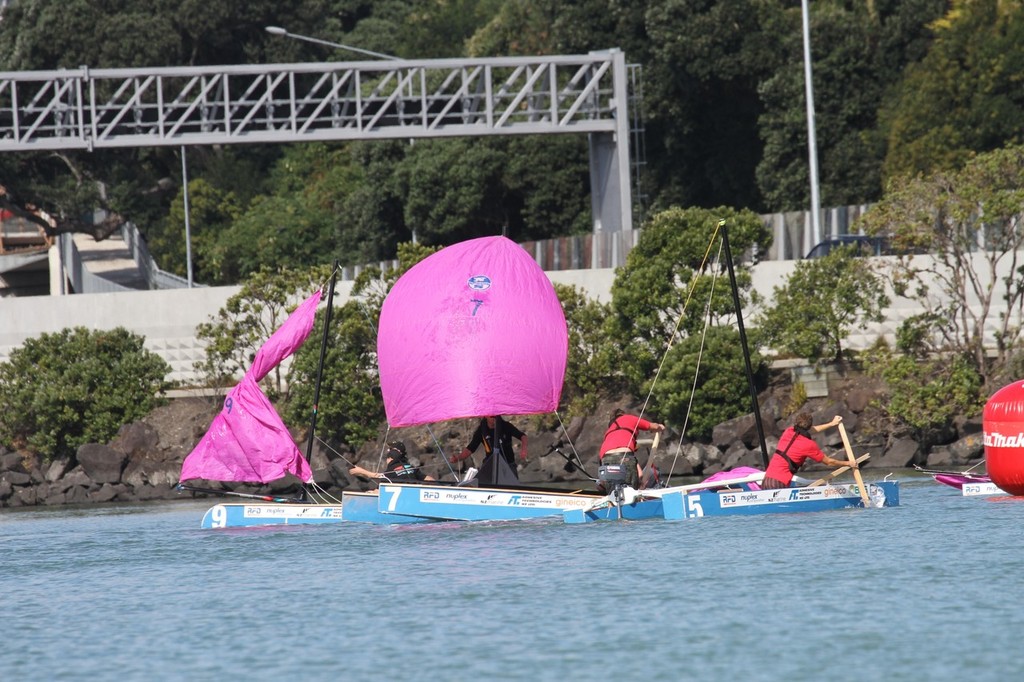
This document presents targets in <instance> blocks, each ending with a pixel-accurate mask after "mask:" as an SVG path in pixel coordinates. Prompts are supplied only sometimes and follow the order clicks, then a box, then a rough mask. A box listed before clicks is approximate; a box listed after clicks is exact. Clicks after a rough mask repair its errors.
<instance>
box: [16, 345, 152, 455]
mask: <svg viewBox="0 0 1024 682" xmlns="http://www.w3.org/2000/svg"><path fill="white" fill-rule="evenodd" d="M170 370H171V368H170V367H169V366H168V365H167V363H166V362H164V361H163V360H162V359H161V358H160V357H159V356H158V355H156V354H154V353H152V352H150V351H147V350H146V349H145V348H144V347H143V338H142V337H140V336H138V335H137V334H133V333H131V332H129V331H127V330H125V329H123V328H120V327H119V328H117V329H113V330H110V331H90V330H88V329H86V328H84V327H76V328H74V329H64V330H62V331H60V332H57V333H53V334H42V335H41V336H39V337H38V338H34V339H29V340H28V341H26V342H25V343H24V344H23V345H22V346H21V347H19V348H15V349H14V350H13V351H11V355H10V359H9V360H8V362H5V363H2V364H0V405H3V406H4V409H3V410H2V411H0V442H3V443H7V444H10V445H13V446H14V447H27V448H29V449H30V450H32V451H34V452H36V453H38V454H40V455H42V456H43V458H44V460H50V459H52V458H55V457H73V456H74V454H75V451H76V450H77V449H78V446H80V445H83V444H85V443H106V442H108V441H110V440H111V439H112V438H113V437H114V436H115V435H116V434H117V431H118V429H120V428H121V427H122V426H124V425H125V424H128V423H131V422H133V421H135V420H137V419H140V418H141V417H143V416H145V415H146V414H148V413H149V412H150V410H152V409H153V408H154V407H155V406H156V405H158V404H159V402H160V398H159V394H160V393H161V392H162V391H164V390H166V389H168V388H170V383H169V382H168V381H167V380H166V377H167V374H168V372H170Z"/></svg>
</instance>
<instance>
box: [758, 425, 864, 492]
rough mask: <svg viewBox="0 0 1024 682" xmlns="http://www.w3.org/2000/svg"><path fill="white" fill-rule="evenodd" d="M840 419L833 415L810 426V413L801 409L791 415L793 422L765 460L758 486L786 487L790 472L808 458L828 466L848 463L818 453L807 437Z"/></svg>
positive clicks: (790, 481)
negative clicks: (773, 452)
mask: <svg viewBox="0 0 1024 682" xmlns="http://www.w3.org/2000/svg"><path fill="white" fill-rule="evenodd" d="M841 421H843V418H842V417H840V416H839V415H836V416H835V417H834V418H833V419H832V421H830V422H829V423H827V424H819V425H817V426H814V425H813V423H812V422H811V414H810V412H801V413H799V414H798V415H797V416H796V417H794V418H793V425H792V426H790V427H789V428H788V429H786V430H785V431H783V432H782V437H781V438H779V446H778V448H776V450H775V454H773V455H772V458H771V459H770V460H768V468H767V469H766V470H765V472H764V480H763V481H762V482H761V488H762V489H766V490H767V489H772V488H788V487H790V485H791V484H792V482H793V475H794V474H796V472H797V471H798V470H799V469H800V467H801V466H802V465H803V463H804V462H806V461H807V460H808V459H813V460H814V461H815V462H824V463H825V464H826V465H828V466H830V467H841V466H848V465H849V464H850V463H849V462H846V461H843V460H839V459H833V458H832V457H829V456H828V455H826V454H825V453H824V452H822V451H821V449H820V448H819V447H818V444H817V443H815V442H814V439H813V438H811V433H812V432H814V433H818V432H821V431H824V430H825V429H828V428H832V427H833V426H837V425H838V424H839V422H841Z"/></svg>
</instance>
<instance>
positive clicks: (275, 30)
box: [266, 26, 401, 59]
mask: <svg viewBox="0 0 1024 682" xmlns="http://www.w3.org/2000/svg"><path fill="white" fill-rule="evenodd" d="M266 31H267V33H269V34H271V35H275V36H282V37H285V38H294V39H295V40H305V41H306V42H308V43H316V44H317V45H326V46H327V47H335V48H338V49H340V50H348V51H350V52H358V53H359V54H365V55H367V56H369V57H376V58H377V59H401V57H395V56H394V55H390V54H384V53H383V52H374V51H373V50H364V49H363V48H361V47H352V46H351V45H342V44H341V43H332V42H331V41H329V40H321V39H320V38H310V37H309V36H303V35H299V34H298V33H291V32H290V31H288V30H287V29H284V28H281V27H280V26H267V27H266Z"/></svg>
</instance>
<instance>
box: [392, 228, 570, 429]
mask: <svg viewBox="0 0 1024 682" xmlns="http://www.w3.org/2000/svg"><path fill="white" fill-rule="evenodd" d="M567 349H568V333H567V330H566V324H565V315H564V314H563V312H562V306H561V304H560V303H559V301H558V296H557V295H556V294H555V290H554V287H552V285H551V282H550V281H549V280H548V278H547V275H545V274H544V271H543V270H541V268H540V266H538V265H537V263H536V262H534V260H533V259H532V258H531V257H530V255H529V254H528V253H526V251H524V250H523V248H522V247H520V246H519V245H518V244H516V243H515V242H513V241H511V240H509V239H506V238H505V237H483V238H480V239H472V240H470V241H466V242H461V243H458V244H454V245H452V246H448V247H445V248H444V249H442V250H441V251H438V252H437V253H435V254H433V255H431V256H429V257H428V258H425V259H424V260H423V261H421V262H420V263H418V264H417V265H415V266H414V267H412V268H411V269H410V270H409V271H408V272H407V273H405V274H404V275H403V276H402V277H401V278H399V280H398V281H397V282H395V285H394V286H393V287H392V289H391V291H390V293H389V294H388V296H387V298H386V299H385V301H384V305H383V307H382V309H381V314H380V325H379V328H378V333H377V355H378V358H377V362H378V366H379V369H380V386H381V392H382V393H383V396H384V410H385V412H386V414H387V418H388V423H389V424H390V425H391V426H392V427H400V426H413V425H417V424H426V423H430V422H437V421H443V420H446V419H456V418H463V417H477V416H486V415H508V414H536V413H542V412H552V411H555V410H556V409H557V407H558V401H559V399H560V397H561V393H562V382H563V380H564V378H565V361H566V353H567Z"/></svg>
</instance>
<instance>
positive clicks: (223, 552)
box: [0, 478, 1024, 682]
mask: <svg viewBox="0 0 1024 682" xmlns="http://www.w3.org/2000/svg"><path fill="white" fill-rule="evenodd" d="M208 506H209V504H205V503H204V504H200V505H197V504H196V503H193V502H181V503H169V504H162V505H157V506H118V507H105V508H89V509H76V510H67V509H64V510H32V511H6V512H4V513H0V595H2V599H3V603H4V609H3V621H2V622H3V634H2V636H0V642H2V644H0V671H2V672H0V675H2V677H3V679H7V680H119V681H120V680H150V679H158V680H159V679H166V680H185V679H188V680H221V679H228V678H229V677H230V678H234V679H253V680H271V679H282V678H284V679H297V680H371V679H374V680H377V679H379V680H477V679H500V680H559V681H563V680H594V679H602V680H605V679H645V680H697V679H699V680H733V679H736V680H824V679H850V680H965V679H966V680H971V681H972V682H980V681H981V680H996V679H1018V678H1019V676H1020V674H1021V672H1020V671H1021V663H1020V652H1021V650H1022V649H1021V646H1022V644H1021V637H1022V633H1024V616H1022V615H1021V598H1022V594H1024V590H1022V582H1024V580H1022V579H1024V549H1022V540H1024V499H1018V498H1006V497H999V498H996V497H990V498H980V497H969V498H964V497H961V496H960V495H959V493H958V492H957V491H955V490H953V489H952V488H946V487H944V486H940V485H937V484H935V483H933V482H932V481H931V479H921V478H916V479H914V478H907V479H904V483H903V486H902V490H901V506H900V507H897V508H888V509H868V510H865V509H851V510H844V511H834V512H822V513H812V514H789V515H785V514H782V515H768V516H757V517H731V518H728V517H727V518H705V519H698V520H689V521H678V522H664V521H643V522H634V523H614V524H589V525H585V526H568V525H564V524H562V523H561V521H560V520H550V521H549V520H539V521H530V522H521V523H516V522H508V523H475V524H463V523H449V524H433V525H426V524H420V525H414V526H405V527H380V526H368V525H362V524H354V523H350V524H346V523H341V524H337V525H328V526H307V527H302V526H291V527H283V528H280V527H279V528H264V529H238V530H220V531H209V530H207V531H204V530H200V529H199V521H200V518H201V517H202V514H203V512H204V511H205V509H206V508H207V507H208Z"/></svg>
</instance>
